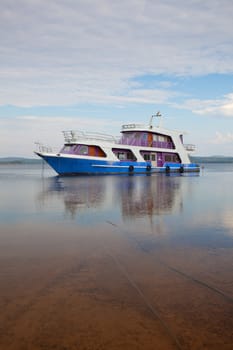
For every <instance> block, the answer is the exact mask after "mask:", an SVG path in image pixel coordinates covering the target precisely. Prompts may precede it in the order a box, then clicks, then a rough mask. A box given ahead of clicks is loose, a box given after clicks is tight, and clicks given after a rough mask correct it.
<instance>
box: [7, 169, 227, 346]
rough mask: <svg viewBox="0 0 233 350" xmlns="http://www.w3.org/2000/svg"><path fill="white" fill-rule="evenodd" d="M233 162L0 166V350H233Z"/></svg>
mask: <svg viewBox="0 0 233 350" xmlns="http://www.w3.org/2000/svg"><path fill="white" fill-rule="evenodd" d="M232 175H233V165H232V164H223V165H222V164H214V165H213V164H210V165H206V166H205V168H204V169H203V170H202V172H201V174H200V175H198V176H197V175H165V174H156V175H152V176H99V177H57V176H55V174H54V172H53V171H52V170H49V169H48V168H44V169H42V168H41V167H40V166H38V165H0V196H1V201H0V286H1V289H0V307H1V314H0V349H12V350H16V349H17V350H18V349H20V350H21V349H22V350H24V349H25V350H26V349H38V350H39V349H62V350H64V349H67V350H68V349H69V350H70V349H71V350H72V349H78V350H82V349H83V350H84V349H120V348H121V349H132V350H133V349H146V350H147V349H224V350H225V349H232V345H233V335H232V329H233V321H232V320H233V277H232V268H233V215H232V213H233V200H232V198H233V186H232V185H233V178H232Z"/></svg>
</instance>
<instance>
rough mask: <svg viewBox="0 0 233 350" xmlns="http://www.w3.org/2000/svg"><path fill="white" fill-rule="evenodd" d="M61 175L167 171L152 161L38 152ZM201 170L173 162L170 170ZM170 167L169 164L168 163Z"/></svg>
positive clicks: (192, 165) (190, 165) (191, 165)
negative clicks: (92, 157) (108, 159)
mask: <svg viewBox="0 0 233 350" xmlns="http://www.w3.org/2000/svg"><path fill="white" fill-rule="evenodd" d="M38 155H39V156H40V157H41V158H43V159H44V160H45V161H46V162H47V163H48V164H49V165H50V166H51V167H52V168H53V169H54V170H55V171H56V172H57V173H58V174H59V175H69V174H70V175H82V174H89V175H98V174H100V175H101V174H130V173H134V174H142V173H147V174H148V173H152V172H166V165H164V167H151V164H150V162H133V161H116V162H110V161H105V160H102V159H101V160H95V159H83V158H82V159H81V158H69V157H62V156H56V155H43V154H40V153H38ZM181 167H182V172H183V171H185V172H186V171H196V172H197V171H199V167H198V166H197V165H196V164H187V165H186V164H185V165H184V164H183V165H182V164H174V163H173V164H171V163H169V171H171V172H172V171H176V172H177V171H179V169H180V168H181ZM167 168H168V165H167Z"/></svg>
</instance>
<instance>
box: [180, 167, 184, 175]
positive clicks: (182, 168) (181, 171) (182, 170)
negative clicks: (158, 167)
mask: <svg viewBox="0 0 233 350" xmlns="http://www.w3.org/2000/svg"><path fill="white" fill-rule="evenodd" d="M179 170H180V173H181V174H182V173H183V172H184V167H183V165H181V167H180V169H179Z"/></svg>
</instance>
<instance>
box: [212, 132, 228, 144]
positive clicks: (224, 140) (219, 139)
mask: <svg viewBox="0 0 233 350" xmlns="http://www.w3.org/2000/svg"><path fill="white" fill-rule="evenodd" d="M211 143H213V144H216V145H222V144H233V132H228V133H226V134H223V133H221V132H219V131H216V134H215V137H214V139H212V140H211Z"/></svg>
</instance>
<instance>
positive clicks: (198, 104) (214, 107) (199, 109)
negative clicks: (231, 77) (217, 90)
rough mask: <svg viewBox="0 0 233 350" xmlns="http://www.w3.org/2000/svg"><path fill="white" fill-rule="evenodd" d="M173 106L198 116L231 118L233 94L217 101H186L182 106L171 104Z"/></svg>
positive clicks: (232, 113)
mask: <svg viewBox="0 0 233 350" xmlns="http://www.w3.org/2000/svg"><path fill="white" fill-rule="evenodd" d="M173 106H174V107H176V108H179V109H187V110H190V111H192V112H193V113H195V114H199V115H208V116H213V117H216V116H218V117H226V118H233V93H229V94H227V95H225V96H223V97H222V98H218V99H208V100H203V99H202V100H201V99H186V100H185V101H184V102H183V103H182V104H177V103H173Z"/></svg>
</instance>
